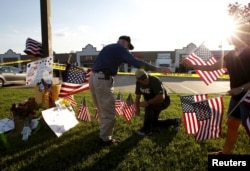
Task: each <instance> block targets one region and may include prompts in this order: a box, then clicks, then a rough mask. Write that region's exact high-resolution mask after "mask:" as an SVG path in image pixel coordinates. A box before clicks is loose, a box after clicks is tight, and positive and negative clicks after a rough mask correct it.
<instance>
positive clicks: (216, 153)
mask: <svg viewBox="0 0 250 171" xmlns="http://www.w3.org/2000/svg"><path fill="white" fill-rule="evenodd" d="M208 155H224V154H223V153H222V151H216V152H209V153H208Z"/></svg>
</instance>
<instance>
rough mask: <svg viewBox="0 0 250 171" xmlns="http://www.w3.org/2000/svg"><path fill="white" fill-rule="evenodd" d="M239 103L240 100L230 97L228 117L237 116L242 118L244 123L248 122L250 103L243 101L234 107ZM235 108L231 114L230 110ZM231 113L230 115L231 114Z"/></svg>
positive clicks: (239, 118) (236, 117)
mask: <svg viewBox="0 0 250 171" xmlns="http://www.w3.org/2000/svg"><path fill="white" fill-rule="evenodd" d="M238 103H239V100H235V99H233V98H231V99H230V102H229V107H228V117H231V118H235V119H238V120H241V123H242V124H243V125H245V124H246V120H247V118H248V117H249V116H250V105H247V104H245V103H244V102H242V103H241V104H240V105H238V106H237V107H236V108H235V109H234V107H235V106H236V105H237V104H238ZM233 109H234V111H233V112H232V113H231V114H230V112H231V111H232V110H233ZM229 114H230V115H229Z"/></svg>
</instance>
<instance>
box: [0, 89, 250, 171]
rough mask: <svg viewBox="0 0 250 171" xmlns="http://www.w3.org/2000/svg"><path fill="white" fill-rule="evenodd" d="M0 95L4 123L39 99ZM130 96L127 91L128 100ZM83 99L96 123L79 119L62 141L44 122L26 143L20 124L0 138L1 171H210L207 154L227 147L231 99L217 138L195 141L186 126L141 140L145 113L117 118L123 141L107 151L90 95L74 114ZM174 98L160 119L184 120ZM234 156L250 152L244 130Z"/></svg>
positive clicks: (13, 92) (27, 93)
mask: <svg viewBox="0 0 250 171" xmlns="http://www.w3.org/2000/svg"><path fill="white" fill-rule="evenodd" d="M0 94H1V98H0V104H1V105H0V111H1V112H0V119H3V118H6V117H10V107H11V105H12V104H13V103H19V102H22V101H24V100H26V99H28V98H29V97H34V89H33V88H23V89H12V88H1V89H0ZM127 95H128V94H126V93H124V94H123V97H127ZM83 96H85V98H86V101H87V106H88V107H89V110H90V112H91V114H92V115H91V117H92V121H91V122H89V123H88V122H84V121H79V124H78V125H77V126H75V127H74V128H72V129H71V130H69V131H67V132H65V133H64V134H63V135H62V136H61V137H59V138H57V136H56V135H55V134H54V133H53V132H52V131H51V129H50V128H49V127H48V126H47V124H46V123H45V122H44V121H43V119H41V121H40V124H39V126H38V127H37V128H36V129H35V130H34V131H33V132H32V135H31V136H30V137H29V139H28V140H27V141H23V140H22V135H21V129H22V123H21V122H20V121H18V122H17V126H16V128H15V129H14V130H12V131H10V132H7V133H5V134H0V136H1V141H0V155H1V161H0V168H1V170H2V171H14V170H15V171H16V170H21V171H22V170H23V171H28V170H32V171H34V170H36V171H37V170H46V171H49V170H53V171H55V170H56V171H57V170H58V171H59V170H60V171H61V170H67V171H68V170H84V171H85V170H86V171H88V170H90V171H92V170H94V171H96V170H105V171H107V170H108V171H111V170H126V171H127V170H133V171H134V170H135V171H136V170H142V171H144V170H145V171H148V170H149V171H151V170H152V171H167V170H170V171H172V170H173V171H178V170H181V171H182V170H187V171H193V170H194V171H195V170H197V171H203V170H207V161H208V159H207V153H208V152H210V151H217V150H220V149H221V148H222V146H223V143H224V140H225V132H226V126H225V121H226V114H225V113H226V112H227V111H226V110H227V106H228V101H229V96H224V97H223V99H224V106H225V113H224V116H223V122H222V135H221V137H220V138H218V139H212V140H205V141H195V138H194V136H193V135H190V134H186V133H185V131H184V127H183V123H182V124H181V128H180V130H179V131H178V132H175V131H174V130H173V128H171V127H170V128H162V129H158V130H154V132H153V135H152V136H149V137H140V136H137V135H135V134H134V132H135V131H137V130H138V129H139V128H140V127H141V125H142V121H143V110H142V111H141V112H142V113H141V114H140V116H135V117H134V118H133V119H132V120H131V121H129V122H127V121H125V119H124V118H123V116H118V115H117V117H116V118H117V122H116V126H115V131H114V138H119V139H120V140H121V143H119V144H116V145H112V146H108V147H103V146H100V143H99V123H98V120H96V119H95V118H94V106H93V104H92V101H91V98H90V93H89V91H86V92H82V93H78V94H76V95H74V97H75V99H76V101H77V102H78V105H77V108H76V109H75V112H76V114H77V111H78V108H79V104H80V101H81V98H82V97H83ZM133 97H134V96H133ZM170 97H171V100H172V102H171V105H170V107H169V108H168V109H167V110H165V111H163V112H162V113H161V115H160V117H161V118H174V117H181V118H182V110H181V104H180V94H170ZM40 114H41V113H40ZM234 154H250V143H249V138H248V136H247V135H246V133H245V130H244V129H243V127H242V126H241V127H240V130H239V138H238V142H237V144H236V146H235V150H234Z"/></svg>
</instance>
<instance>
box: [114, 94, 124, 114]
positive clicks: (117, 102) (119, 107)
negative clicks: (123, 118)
mask: <svg viewBox="0 0 250 171" xmlns="http://www.w3.org/2000/svg"><path fill="white" fill-rule="evenodd" d="M123 106H124V102H123V97H122V94H121V93H120V92H119V93H118V95H117V98H116V100H115V111H116V113H117V114H118V115H123V111H122V110H123Z"/></svg>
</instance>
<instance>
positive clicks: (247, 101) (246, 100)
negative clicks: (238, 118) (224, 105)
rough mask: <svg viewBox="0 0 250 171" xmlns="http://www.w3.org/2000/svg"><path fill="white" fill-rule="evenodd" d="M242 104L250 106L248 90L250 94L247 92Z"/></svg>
mask: <svg viewBox="0 0 250 171" xmlns="http://www.w3.org/2000/svg"><path fill="white" fill-rule="evenodd" d="M241 102H243V103H245V104H247V105H250V90H248V92H246V94H245V95H244V97H242V99H241Z"/></svg>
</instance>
